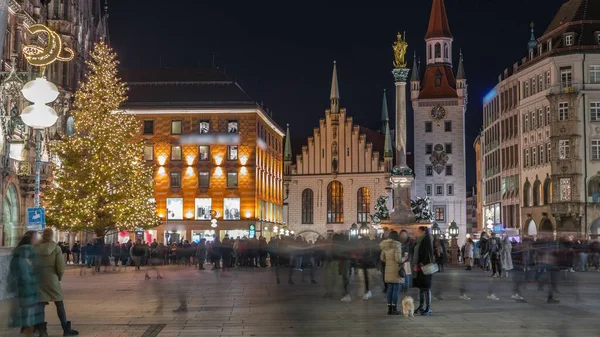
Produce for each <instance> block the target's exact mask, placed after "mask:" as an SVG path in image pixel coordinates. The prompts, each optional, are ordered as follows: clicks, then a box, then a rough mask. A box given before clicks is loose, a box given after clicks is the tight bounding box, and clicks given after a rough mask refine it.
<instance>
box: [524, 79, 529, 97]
mask: <svg viewBox="0 0 600 337" xmlns="http://www.w3.org/2000/svg"><path fill="white" fill-rule="evenodd" d="M524 96H525V97H529V81H527V82H525V94H524Z"/></svg>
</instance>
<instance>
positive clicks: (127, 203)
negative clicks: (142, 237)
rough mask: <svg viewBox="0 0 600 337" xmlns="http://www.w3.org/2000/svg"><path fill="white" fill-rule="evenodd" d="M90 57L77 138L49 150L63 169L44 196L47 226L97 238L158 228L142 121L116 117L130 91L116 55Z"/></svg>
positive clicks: (78, 100) (99, 47)
mask: <svg viewBox="0 0 600 337" xmlns="http://www.w3.org/2000/svg"><path fill="white" fill-rule="evenodd" d="M90 56H91V61H89V62H88V68H89V72H88V74H87V77H86V80H85V81H84V83H82V85H81V88H80V89H79V90H78V91H77V93H76V94H75V102H74V110H73V111H72V114H73V118H74V120H75V134H74V135H73V136H72V137H67V138H65V139H64V140H61V141H59V142H57V143H56V144H54V145H53V146H52V148H51V149H52V152H53V154H54V155H56V156H57V157H58V159H59V160H60V162H61V165H60V166H59V167H56V168H55V175H54V179H55V184H54V186H53V187H52V188H49V190H48V191H47V192H46V193H45V196H44V201H45V203H46V204H47V212H48V223H49V225H52V226H56V227H58V228H60V229H64V230H69V231H94V232H95V233H96V235H98V236H104V235H105V234H106V233H107V232H108V231H110V230H129V231H132V230H135V229H137V228H143V229H146V228H152V227H156V226H158V225H159V224H160V219H159V217H158V215H157V214H156V207H155V205H154V203H153V202H152V199H153V189H154V183H153V180H152V175H153V169H152V168H151V167H147V166H146V165H145V163H144V162H143V161H142V160H141V158H142V157H143V153H144V144H143V142H141V141H140V139H139V137H138V130H139V125H138V121H137V120H136V118H135V117H134V116H133V115H128V114H125V113H122V112H118V109H119V106H120V104H121V103H122V102H123V101H124V100H125V99H126V96H125V93H126V86H125V84H124V83H123V82H121V80H120V79H119V78H118V74H117V65H118V61H117V60H116V54H115V53H113V52H112V50H111V49H110V48H109V47H108V46H107V45H106V44H105V43H104V42H100V43H97V44H96V45H95V47H94V50H93V51H92V52H91V53H90ZM116 111H117V112H116Z"/></svg>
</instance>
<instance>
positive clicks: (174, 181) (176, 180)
mask: <svg viewBox="0 0 600 337" xmlns="http://www.w3.org/2000/svg"><path fill="white" fill-rule="evenodd" d="M171 187H181V172H171Z"/></svg>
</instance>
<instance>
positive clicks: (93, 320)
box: [0, 267, 600, 337]
mask: <svg viewBox="0 0 600 337" xmlns="http://www.w3.org/2000/svg"><path fill="white" fill-rule="evenodd" d="M161 270H162V271H163V273H164V276H165V278H164V279H162V280H158V279H157V278H156V276H155V275H156V274H155V273H154V272H153V274H151V275H152V276H153V278H152V279H151V280H145V279H144V272H143V271H142V272H139V271H134V270H133V269H132V268H129V269H128V270H126V271H125V270H121V271H120V272H107V273H100V274H92V273H91V272H89V270H86V272H87V273H86V274H84V275H80V273H79V270H77V269H75V268H71V269H69V270H68V271H67V275H66V277H65V279H64V282H63V287H64V292H65V304H66V308H67V314H68V316H69V319H70V320H71V321H72V322H73V327H74V328H76V329H78V330H79V331H80V332H81V336H84V337H87V336H93V337H96V336H98V337H100V336H111V337H113V336H114V337H125V336H127V337H175V336H178V337H179V336H181V337H185V336H203V337H220V336H266V337H270V336H273V337H275V336H283V337H286V336H314V337H317V336H318V337H329V336H332V337H333V336H335V337H338V336H340V337H341V336H345V337H350V336H427V337H436V336H461V337H463V336H490V337H499V336H511V337H513V336H514V337H517V336H518V337H521V336H561V337H566V336H577V337H583V336H594V337H598V336H600V320H599V319H598V317H600V303H599V301H598V300H599V299H600V296H599V295H598V290H597V289H598V284H599V283H600V273H586V274H582V273H574V274H573V273H569V274H565V275H561V284H560V286H559V290H560V294H558V295H557V296H558V299H560V300H561V303H560V304H556V305H549V304H546V303H545V296H546V293H545V292H540V291H538V290H537V285H535V284H529V285H528V287H527V289H528V290H527V291H526V292H525V294H524V295H525V297H526V298H527V300H528V302H527V303H516V301H514V300H511V299H510V295H511V294H510V292H511V286H512V284H511V282H510V279H490V278H489V277H486V276H485V274H484V273H483V272H481V271H472V272H466V271H463V270H458V269H452V270H447V271H446V272H444V273H440V274H436V275H435V276H434V282H435V286H436V289H437V290H436V291H435V293H436V294H437V295H440V296H441V297H442V298H443V300H441V301H440V300H436V301H435V302H434V307H433V309H434V315H433V316H432V317H420V316H419V317H415V318H404V317H402V316H387V315H386V314H385V311H386V302H385V298H384V294H382V293H381V290H382V284H381V275H380V274H377V273H375V272H374V271H373V273H372V279H371V284H372V285H373V286H372V287H373V289H372V290H373V294H374V297H373V298H372V299H370V300H368V301H363V300H362V299H361V297H362V293H363V291H364V290H363V289H364V288H363V282H362V273H359V274H357V275H353V276H352V283H351V292H352V301H351V302H341V301H340V300H339V299H340V298H341V288H340V287H338V293H337V294H336V295H335V298H333V299H327V298H324V297H323V294H324V286H323V284H324V279H323V278H322V276H323V273H322V272H319V273H318V276H320V277H319V278H318V281H319V284H317V285H312V284H310V282H309V281H310V278H309V273H308V271H304V273H299V272H296V273H295V275H294V281H295V283H296V284H294V285H288V284H287V282H286V281H287V280H286V278H287V276H286V277H283V275H284V274H285V275H287V273H284V272H282V284H281V285H277V284H276V283H275V277H274V274H273V272H272V270H270V269H268V268H267V269H248V270H234V271H231V272H229V273H225V274H223V273H221V272H214V271H209V270H207V271H202V272H200V271H198V270H195V269H193V268H177V267H163V268H162V269H161ZM303 277H304V279H302V278H303ZM574 278H575V279H576V280H577V281H578V282H579V283H580V286H579V287H574V285H573V280H574ZM460 288H466V289H467V293H468V295H469V296H470V297H471V298H472V300H470V301H463V300H460V299H459V298H458V295H459V289H460ZM440 289H441V290H442V291H441V294H439V293H440V291H439V290H440ZM490 289H492V290H493V291H494V293H496V295H497V296H498V297H500V301H490V300H487V299H486V296H487V294H488V291H489V290H490ZM413 296H416V293H413ZM578 298H579V300H578ZM180 301H185V302H186V303H187V304H188V311H187V312H173V310H174V309H177V308H178V306H179V303H180ZM0 303H2V304H4V305H2V306H1V308H0V313H2V315H3V316H2V321H0V322H2V323H0V336H19V334H18V330H8V329H7V328H6V324H4V323H5V322H6V319H5V317H6V312H7V302H6V301H4V302H0ZM46 316H47V320H48V322H49V327H50V336H62V332H61V331H60V324H59V323H58V320H57V317H56V314H55V310H54V307H53V306H49V307H47V310H46Z"/></svg>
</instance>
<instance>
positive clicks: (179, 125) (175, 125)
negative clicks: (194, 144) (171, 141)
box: [171, 121, 182, 135]
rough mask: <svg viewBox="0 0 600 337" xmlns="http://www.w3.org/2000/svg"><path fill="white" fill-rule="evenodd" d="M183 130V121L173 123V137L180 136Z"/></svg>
mask: <svg viewBox="0 0 600 337" xmlns="http://www.w3.org/2000/svg"><path fill="white" fill-rule="evenodd" d="M181 129H182V122H181V121H171V134H172V135H180V134H181Z"/></svg>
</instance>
